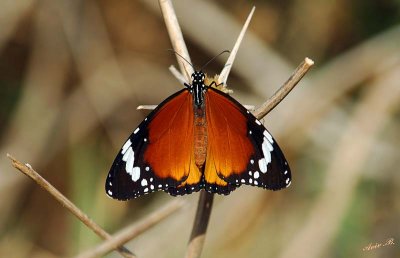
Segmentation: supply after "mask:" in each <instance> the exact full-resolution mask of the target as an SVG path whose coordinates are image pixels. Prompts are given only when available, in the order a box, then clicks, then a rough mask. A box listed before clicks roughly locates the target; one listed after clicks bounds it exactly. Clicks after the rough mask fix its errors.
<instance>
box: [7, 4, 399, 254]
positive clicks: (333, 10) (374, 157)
mask: <svg viewBox="0 0 400 258" xmlns="http://www.w3.org/2000/svg"><path fill="white" fill-rule="evenodd" d="M253 5H256V7H257V9H256V12H255V15H254V18H253V21H252V23H251V24H250V29H249V31H248V32H247V35H246V36H245V40H244V42H243V44H242V46H241V48H240V50H239V53H238V56H237V59H236V61H235V64H234V67H233V71H232V74H231V76H230V78H229V80H228V84H229V86H230V87H231V88H232V89H233V90H234V95H233V96H234V97H235V98H236V99H238V100H239V101H240V102H242V103H243V104H252V105H256V106H257V105H259V104H261V103H262V102H263V101H264V100H265V99H266V98H267V97H268V96H270V95H271V94H272V93H273V92H274V90H276V89H277V88H278V87H279V86H280V85H281V84H282V83H283V82H284V81H285V80H286V79H287V78H288V76H289V75H290V74H291V72H292V70H293V69H294V67H295V66H297V64H298V63H300V62H301V61H302V60H303V58H304V57H305V56H308V57H310V58H312V59H313V60H314V61H315V63H316V65H315V67H314V68H313V70H312V72H310V73H309V74H307V76H306V78H305V79H304V80H303V81H302V82H301V83H300V85H299V86H298V87H297V88H296V89H295V90H294V92H293V93H291V94H290V95H289V97H287V98H286V99H285V100H284V101H283V102H282V103H281V104H280V105H279V106H278V107H277V108H276V109H275V110H274V111H273V112H272V113H271V114H270V115H268V116H267V117H266V118H265V119H264V120H265V121H264V122H265V124H266V126H267V127H268V128H269V129H270V131H271V132H272V133H273V134H274V136H275V138H276V139H277V140H278V141H279V144H280V146H281V147H282V149H283V150H284V152H285V154H286V156H287V158H288V160H289V162H290V165H291V167H292V171H293V183H292V185H291V187H290V188H288V189H286V190H284V191H280V192H267V191H263V190H261V189H253V188H251V187H246V186H244V187H241V189H238V190H236V191H235V192H233V193H232V194H231V195H229V196H227V197H225V196H218V197H217V198H216V200H215V207H214V210H213V214H212V217H211V222H210V225H209V231H208V235H207V239H206V244H205V250H204V255H203V256H204V257H400V246H399V244H398V242H399V240H400V224H399V218H400V205H399V204H400V202H399V201H398V200H399V197H400V190H399V189H400V180H399V179H400V173H399V172H400V171H399V168H398V167H399V166H398V162H400V151H399V146H400V119H399V118H400V109H399V107H400V106H399V104H398V103H400V55H399V53H400V2H399V1H396V0H385V1H360V0H352V1H343V0H339V1H299V0H292V1H277V0H271V1H259V0H258V1H250V2H248V1H227V0H219V1H195V0H187V1H179V0H176V1H174V6H175V8H176V12H177V15H178V19H179V21H180V24H181V27H182V30H183V34H184V36H185V40H186V43H187V45H188V48H189V51H190V53H191V58H192V61H193V62H194V63H195V64H197V65H201V64H203V63H204V62H205V61H207V60H209V59H210V57H213V56H214V55H216V54H217V53H219V52H220V51H222V50H225V49H230V48H231V47H232V45H233V43H234V40H235V38H236V37H237V35H238V34H239V31H240V28H241V24H242V23H243V22H244V20H245V17H246V16H247V15H248V13H249V11H250V9H251V7H252V6H253ZM169 48H171V46H170V41H169V38H168V34H167V31H166V29H165V25H164V23H163V20H162V17H161V14H160V10H159V7H158V3H157V1H155V0H151V1H150V0H141V1H128V0H121V1H110V0H101V1H93V0H89V1H48V0H39V1H29V0H21V1H8V0H6V1H2V2H1V3H0V107H1V109H0V209H1V212H0V257H59V256H70V255H75V254H77V253H79V251H82V250H84V249H86V248H88V247H90V246H93V245H94V244H95V243H98V242H99V241H100V239H99V238H98V237H97V236H95V235H94V234H93V233H92V232H91V231H89V230H88V229H87V228H86V227H84V226H83V225H82V224H81V223H80V222H79V221H77V220H76V219H75V218H74V217H72V216H71V215H70V214H69V213H67V212H66V210H64V209H63V208H62V207H61V206H60V205H59V204H58V203H56V202H55V201H54V200H53V199H52V198H51V197H50V196H49V195H48V194H47V193H45V192H44V191H43V190H42V189H40V188H39V187H38V186H37V185H35V184H34V183H33V182H32V181H30V180H29V179H27V178H26V177H24V176H23V175H22V174H20V173H18V172H16V171H15V170H14V169H13V168H12V167H11V165H10V162H9V160H8V159H7V158H6V153H11V154H13V155H14V156H15V157H17V158H19V159H21V160H23V161H26V162H29V163H30V164H31V165H32V166H33V167H34V168H35V169H36V170H37V171H39V172H40V173H41V174H42V176H44V177H45V178H46V179H47V180H48V181H50V182H51V183H52V184H53V185H55V186H56V187H57V188H58V189H59V190H60V191H62V192H63V193H64V194H65V195H66V196H68V197H69V198H70V199H71V200H72V201H74V203H75V204H76V205H78V206H79V207H80V208H81V209H82V210H84V211H85V212H86V213H87V214H88V215H89V216H91V217H92V218H93V219H94V220H95V221H96V222H98V223H99V224H100V225H102V226H103V227H105V228H106V229H107V230H108V231H109V232H114V231H116V230H117V229H119V228H121V227H123V226H124V225H126V224H128V223H129V222H131V221H134V220H136V219H138V218H141V217H143V216H146V214H148V213H149V212H150V211H151V210H155V209H157V207H159V206H160V205H162V204H163V203H165V202H167V201H168V200H169V199H172V198H173V197H170V196H168V195H166V194H164V193H156V194H152V195H149V196H145V197H143V198H140V199H137V200H132V201H130V202H118V201H115V200H111V199H109V198H107V197H106V195H105V193H104V187H103V185H104V180H105V177H106V175H107V172H108V169H109V167H110V165H111V162H112V160H113V158H114V156H115V154H116V152H117V150H118V149H119V148H120V145H121V144H122V143H123V142H124V140H125V138H126V137H127V136H128V135H129V134H130V132H131V131H132V130H133V129H134V128H135V126H136V125H137V124H138V123H139V122H140V121H141V119H143V118H144V116H145V115H146V113H147V112H145V111H140V112H139V111H136V107H137V106H138V105H140V104H158V103H159V102H160V101H162V100H163V99H164V98H166V97H167V96H169V95H170V94H172V93H173V92H175V91H177V90H178V89H179V88H180V87H181V86H180V85H179V83H178V82H177V81H176V79H174V77H173V76H172V75H171V74H170V73H169V71H168V69H167V68H168V66H169V65H170V64H174V63H175V60H174V56H173V55H172V54H171V53H170V52H168V51H166V50H167V49H169ZM218 60H220V62H214V63H213V64H211V65H209V66H208V67H207V68H206V70H207V72H208V73H209V74H214V73H218V72H219V71H220V70H221V68H222V67H221V65H222V64H223V63H224V62H223V58H219V59H218ZM197 197H198V194H193V195H190V196H186V197H179V198H185V199H187V200H188V201H189V202H190V203H191V204H192V205H191V207H190V208H187V209H184V210H182V211H181V212H179V214H175V215H174V216H172V217H170V218H168V219H167V220H165V221H163V222H162V223H160V224H159V225H157V226H156V227H155V228H153V229H151V230H149V231H147V232H146V233H144V234H143V235H141V236H140V237H139V238H137V239H135V240H133V241H131V242H130V243H129V244H128V246H130V247H132V250H134V252H135V253H136V254H137V255H138V257H180V256H183V253H184V250H185V246H186V243H187V239H188V237H189V234H190V228H191V226H192V220H193V214H194V211H195V205H196V199H197ZM388 238H394V243H395V244H394V245H391V246H385V247H381V248H378V249H375V250H370V251H363V248H364V247H366V246H368V245H369V244H370V243H373V244H374V243H384V242H385V241H386V240H387V239H388ZM117 255H118V254H117V253H113V254H110V257H114V256H117Z"/></svg>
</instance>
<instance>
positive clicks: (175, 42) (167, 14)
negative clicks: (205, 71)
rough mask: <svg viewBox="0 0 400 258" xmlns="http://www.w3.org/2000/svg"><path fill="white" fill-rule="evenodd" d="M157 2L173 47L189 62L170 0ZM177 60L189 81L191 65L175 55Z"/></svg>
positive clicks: (191, 70)
mask: <svg viewBox="0 0 400 258" xmlns="http://www.w3.org/2000/svg"><path fill="white" fill-rule="evenodd" d="M158 3H159V4H160V8H161V13H162V15H163V17H164V22H165V25H166V27H167V30H168V34H169V38H170V39H171V43H172V47H173V49H174V50H175V51H176V52H177V53H178V54H180V55H181V56H182V57H184V58H185V59H186V60H187V61H189V62H191V61H190V56H189V52H188V50H187V47H186V44H185V40H184V39H183V35H182V31H181V27H180V26H179V23H178V18H177V17H176V14H175V10H174V7H173V6H172V3H171V0H159V1H158ZM177 61H178V64H179V68H180V70H181V73H182V74H185V77H186V81H188V82H190V76H191V74H192V73H193V72H194V70H193V67H192V66H190V65H189V64H188V63H186V62H184V61H183V60H182V59H181V58H180V57H177Z"/></svg>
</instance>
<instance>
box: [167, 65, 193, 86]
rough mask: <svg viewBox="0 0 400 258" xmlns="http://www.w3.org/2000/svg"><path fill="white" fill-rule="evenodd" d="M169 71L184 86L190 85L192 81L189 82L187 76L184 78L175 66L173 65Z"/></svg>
mask: <svg viewBox="0 0 400 258" xmlns="http://www.w3.org/2000/svg"><path fill="white" fill-rule="evenodd" d="M168 69H169V71H170V72H171V73H172V74H173V75H174V76H175V78H176V79H177V80H178V81H179V82H180V83H181V84H182V85H185V83H190V81H187V80H186V78H185V76H183V75H182V74H181V73H180V72H179V71H178V69H176V67H175V66H173V65H171V66H170V67H169V68H168Z"/></svg>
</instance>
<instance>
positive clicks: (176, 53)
mask: <svg viewBox="0 0 400 258" xmlns="http://www.w3.org/2000/svg"><path fill="white" fill-rule="evenodd" d="M168 51H171V52H173V53H175V55H177V56H179V57H180V58H182V59H183V60H185V61H186V63H188V64H190V66H191V67H193V69H194V70H196V69H195V68H194V66H193V65H192V63H191V62H189V61H188V60H186V58H184V57H183V56H181V55H180V54H179V53H178V52H176V51H175V50H173V49H168Z"/></svg>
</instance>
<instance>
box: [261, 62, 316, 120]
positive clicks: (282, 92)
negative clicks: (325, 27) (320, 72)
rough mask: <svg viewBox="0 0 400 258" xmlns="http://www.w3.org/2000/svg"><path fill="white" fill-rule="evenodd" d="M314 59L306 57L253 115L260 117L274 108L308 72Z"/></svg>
mask: <svg viewBox="0 0 400 258" xmlns="http://www.w3.org/2000/svg"><path fill="white" fill-rule="evenodd" d="M313 65H314V61H313V60H311V59H309V58H308V57H306V58H305V59H304V61H303V62H302V63H301V64H300V65H299V66H298V67H297V68H296V70H295V71H294V72H293V74H292V76H290V77H289V79H288V80H287V81H286V82H285V83H284V84H283V85H282V86H281V87H280V88H279V90H277V91H276V92H275V93H274V95H272V96H271V97H270V98H269V99H268V100H267V101H266V102H265V103H264V104H262V105H261V107H259V108H258V109H257V110H256V111H255V112H254V116H255V117H257V119H261V118H263V117H264V116H266V115H267V114H268V113H269V112H270V111H271V110H272V109H274V108H275V107H276V106H277V105H278V104H279V103H280V102H281V101H282V100H283V99H284V98H285V97H286V96H287V95H288V94H289V92H290V91H291V90H293V88H294V87H295V86H296V85H297V83H298V82H299V81H300V80H301V78H303V76H304V75H305V74H306V73H307V72H308V70H309V69H310V68H311V66H313Z"/></svg>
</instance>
